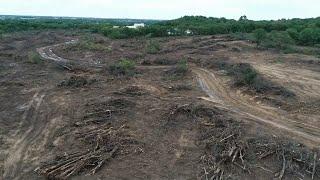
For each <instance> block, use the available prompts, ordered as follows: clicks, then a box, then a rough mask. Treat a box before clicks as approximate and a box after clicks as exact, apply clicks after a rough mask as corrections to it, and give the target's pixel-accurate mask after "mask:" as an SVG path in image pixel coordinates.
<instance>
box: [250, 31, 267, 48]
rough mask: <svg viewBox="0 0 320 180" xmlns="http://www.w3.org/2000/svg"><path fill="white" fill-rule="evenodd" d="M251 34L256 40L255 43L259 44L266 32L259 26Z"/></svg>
mask: <svg viewBox="0 0 320 180" xmlns="http://www.w3.org/2000/svg"><path fill="white" fill-rule="evenodd" d="M253 36H254V38H255V40H256V42H257V45H258V46H260V45H261V43H262V42H263V41H264V40H265V39H266V37H267V32H266V31H265V30H264V29H262V28H260V29H256V30H255V31H254V32H253Z"/></svg>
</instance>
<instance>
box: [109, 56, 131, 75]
mask: <svg viewBox="0 0 320 180" xmlns="http://www.w3.org/2000/svg"><path fill="white" fill-rule="evenodd" d="M135 66H136V64H135V62H133V61H131V60H127V59H121V60H120V62H118V63H116V64H113V65H111V66H110V67H109V72H110V73H111V74H112V75H116V76H133V75H134V74H135V69H136V68H135Z"/></svg>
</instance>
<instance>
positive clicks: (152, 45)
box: [145, 40, 161, 54]
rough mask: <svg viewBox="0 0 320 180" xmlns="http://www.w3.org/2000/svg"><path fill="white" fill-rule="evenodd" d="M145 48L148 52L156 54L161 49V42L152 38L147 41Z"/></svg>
mask: <svg viewBox="0 0 320 180" xmlns="http://www.w3.org/2000/svg"><path fill="white" fill-rule="evenodd" d="M145 50H146V52H147V53H148V54H156V53H158V52H159V51H160V50H161V46H160V43H159V42H158V41H155V40H150V41H148V42H147V44H146V47H145Z"/></svg>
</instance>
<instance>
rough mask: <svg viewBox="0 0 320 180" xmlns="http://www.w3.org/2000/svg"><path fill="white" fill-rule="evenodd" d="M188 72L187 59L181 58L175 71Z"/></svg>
mask: <svg viewBox="0 0 320 180" xmlns="http://www.w3.org/2000/svg"><path fill="white" fill-rule="evenodd" d="M187 72H188V63H187V60H181V61H179V62H178V64H177V69H176V73H178V74H186V73H187Z"/></svg>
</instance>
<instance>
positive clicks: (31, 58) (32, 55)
mask: <svg viewBox="0 0 320 180" xmlns="http://www.w3.org/2000/svg"><path fill="white" fill-rule="evenodd" d="M27 62H28V63H30V64H41V63H42V62H43V61H42V60H41V57H40V55H39V54H38V53H36V52H33V51H31V52H29V53H28V61H27Z"/></svg>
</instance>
